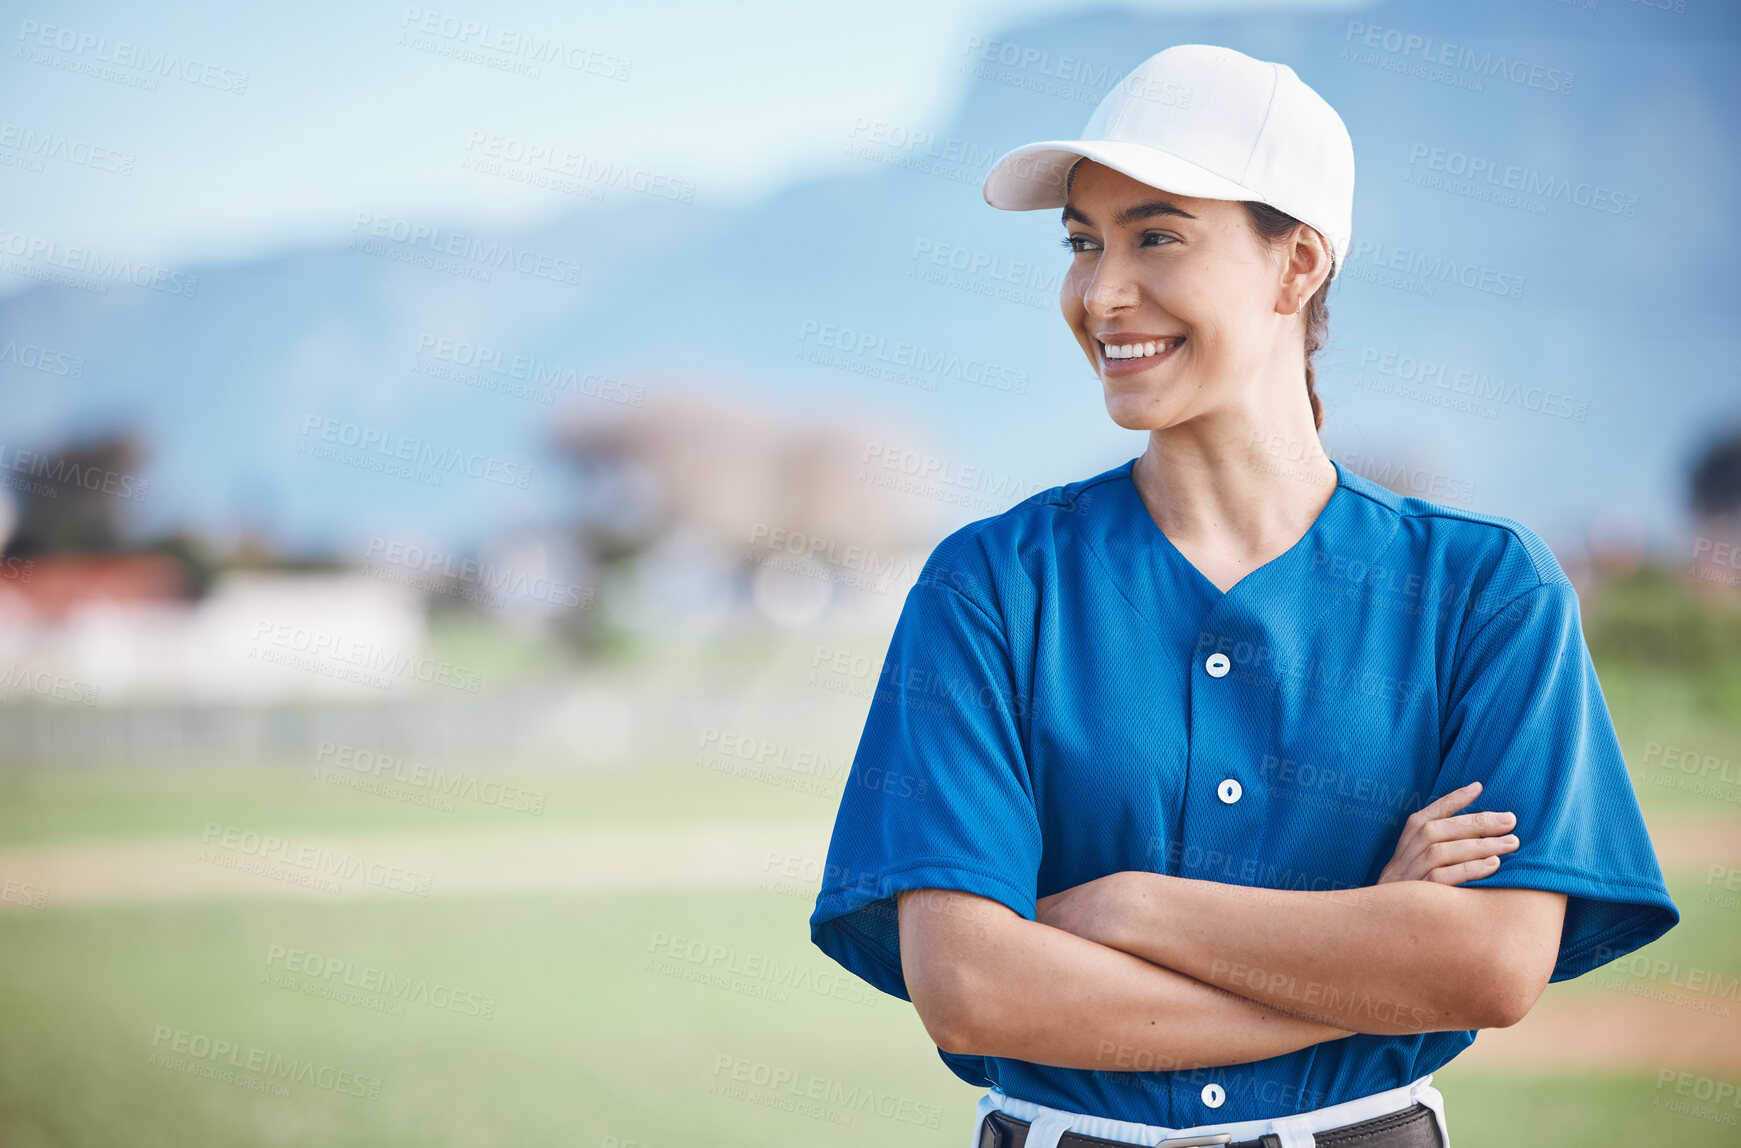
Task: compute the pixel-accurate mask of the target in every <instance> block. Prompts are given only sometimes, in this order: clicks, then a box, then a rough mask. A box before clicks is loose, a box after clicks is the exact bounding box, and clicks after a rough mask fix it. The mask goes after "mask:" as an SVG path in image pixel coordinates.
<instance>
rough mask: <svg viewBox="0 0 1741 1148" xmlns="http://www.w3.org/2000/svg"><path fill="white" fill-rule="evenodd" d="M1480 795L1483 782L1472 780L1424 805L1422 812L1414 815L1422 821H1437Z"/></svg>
mask: <svg viewBox="0 0 1741 1148" xmlns="http://www.w3.org/2000/svg"><path fill="white" fill-rule="evenodd" d="M1480 795H1481V783H1480V782H1479V781H1471V782H1470V783H1469V784H1468V785H1465V786H1463V787H1462V788H1460V789H1453V790H1452V791H1451V792H1449V793H1447V794H1445V795H1444V796H1443V797H1441V798H1439V799H1438V800H1437V801H1435V802H1433V803H1432V804H1430V805H1427V806H1423V807H1422V808H1421V810H1420V812H1418V813H1416V814H1415V815H1414V817H1415V818H1419V819H1420V820H1421V821H1437V820H1438V819H1439V818H1441V817H1449V816H1450V815H1451V814H1453V813H1455V812H1457V810H1459V809H1461V808H1463V807H1464V806H1465V805H1468V804H1469V803H1470V802H1471V801H1474V800H1475V799H1476V798H1477V797H1479V796H1480ZM1411 820H1413V818H1411Z"/></svg>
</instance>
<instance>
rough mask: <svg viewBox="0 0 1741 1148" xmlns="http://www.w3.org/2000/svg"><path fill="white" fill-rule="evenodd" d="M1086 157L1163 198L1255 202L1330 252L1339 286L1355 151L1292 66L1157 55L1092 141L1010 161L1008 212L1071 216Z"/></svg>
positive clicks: (1099, 115) (1129, 79)
mask: <svg viewBox="0 0 1741 1148" xmlns="http://www.w3.org/2000/svg"><path fill="white" fill-rule="evenodd" d="M1084 157H1086V158H1088V159H1091V160H1093V161H1094V162H1096V163H1101V164H1105V165H1106V166H1107V167H1110V168H1113V169H1115V170H1117V171H1121V172H1123V173H1124V174H1125V175H1128V176H1130V177H1131V178H1132V179H1136V180H1140V181H1142V182H1143V183H1146V184H1148V185H1149V186H1151V187H1155V188H1159V189H1160V190H1162V191H1172V192H1177V193H1178V194H1180V195H1189V196H1195V197H1198V198H1201V199H1235V200H1237V199H1252V200H1256V201H1258V202H1260V203H1267V204H1269V205H1270V206H1271V207H1274V208H1276V209H1278V210H1280V211H1285V212H1287V213H1288V214H1289V215H1291V216H1293V217H1294V218H1295V219H1298V220H1299V221H1301V222H1302V223H1305V224H1308V225H1310V226H1311V227H1313V228H1315V229H1316V230H1317V231H1318V232H1319V233H1320V234H1321V235H1323V236H1324V238H1325V239H1326V240H1328V241H1329V243H1330V247H1331V249H1332V251H1334V252H1335V259H1334V261H1333V263H1332V265H1331V269H1330V275H1331V278H1334V277H1335V275H1336V272H1337V271H1339V270H1340V269H1341V267H1342V263H1343V260H1345V259H1346V258H1347V255H1348V241H1349V237H1350V235H1351V233H1352V224H1353V216H1354V141H1353V140H1351V139H1350V138H1349V136H1348V129H1347V127H1346V126H1344V125H1343V123H1342V117H1341V116H1339V115H1337V114H1336V110H1335V109H1334V108H1332V107H1331V106H1330V105H1329V104H1327V103H1325V102H1324V98H1323V97H1322V96H1320V95H1319V94H1318V93H1317V92H1314V91H1313V90H1312V89H1311V88H1309V87H1307V86H1306V83H1305V81H1304V80H1302V79H1300V77H1299V76H1297V75H1295V74H1294V70H1293V69H1292V68H1290V67H1288V66H1287V65H1286V64H1272V63H1270V62H1268V61H1266V60H1256V59H1253V58H1252V57H1250V56H1247V55H1246V54H1245V53H1243V52H1237V51H1234V50H1233V49H1232V48H1222V47H1218V46H1216V45H1213V44H1175V45H1173V46H1172V47H1171V48H1168V49H1166V50H1164V51H1161V52H1156V53H1155V54H1154V55H1152V56H1150V57H1149V58H1148V59H1146V60H1144V61H1143V62H1142V63H1141V64H1139V65H1138V66H1137V67H1136V68H1135V69H1134V70H1133V71H1132V72H1131V73H1130V74H1129V75H1127V76H1125V77H1124V78H1123V79H1122V80H1120V81H1119V82H1118V83H1117V84H1116V85H1115V86H1114V87H1113V89H1112V91H1110V92H1108V93H1107V94H1106V96H1105V97H1104V98H1103V99H1102V100H1101V101H1100V106H1099V107H1097V108H1095V109H1094V114H1093V115H1092V116H1090V117H1088V126H1087V127H1085V128H1083V129H1082V138H1081V139H1076V140H1042V141H1040V142H1039V143H1031V144H1023V145H1022V146H1021V147H1018V148H1016V149H1015V150H1013V151H1010V152H1006V153H1005V154H1004V155H1003V156H1001V157H999V159H998V161H997V162H996V163H994V164H992V167H991V171H990V172H989V173H988V174H987V175H986V177H985V186H984V195H985V201H986V202H987V203H989V204H991V205H992V206H993V207H998V208H1002V209H1003V210H1005V211H1033V210H1035V209H1037V208H1042V207H1063V206H1064V200H1065V195H1066V193H1065V188H1064V181H1065V177H1066V175H1067V174H1068V173H1069V171H1070V169H1071V168H1072V167H1073V166H1075V164H1076V163H1077V162H1078V161H1080V160H1081V159H1083V158H1084Z"/></svg>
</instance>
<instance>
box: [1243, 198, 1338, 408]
mask: <svg viewBox="0 0 1741 1148" xmlns="http://www.w3.org/2000/svg"><path fill="white" fill-rule="evenodd" d="M1239 205H1240V206H1241V207H1243V208H1245V213H1246V215H1248V216H1249V217H1250V218H1251V227H1252V230H1253V231H1256V232H1257V234H1258V235H1259V236H1260V237H1261V238H1263V239H1267V240H1269V241H1270V242H1271V243H1272V244H1277V241H1278V240H1280V239H1281V238H1282V236H1284V235H1286V234H1288V233H1289V232H1290V231H1292V230H1293V229H1294V227H1295V226H1296V225H1298V224H1299V222H1300V221H1299V220H1297V219H1295V218H1294V217H1293V216H1291V215H1289V214H1288V213H1287V212H1285V211H1282V210H1280V209H1278V208H1274V207H1271V206H1270V205H1269V204H1267V203H1258V202H1257V201H1256V200H1252V199H1242V200H1240V201H1239ZM1278 245H1279V244H1278ZM1332 282H1333V280H1330V279H1325V280H1324V282H1323V283H1322V284H1321V285H1320V286H1319V287H1318V290H1317V291H1316V292H1314V293H1313V295H1312V297H1311V298H1310V299H1308V300H1306V306H1305V308H1304V314H1305V320H1306V398H1307V400H1308V401H1310V402H1311V404H1312V426H1313V427H1314V428H1315V429H1318V430H1322V429H1323V428H1324V404H1323V403H1321V402H1319V401H1318V392H1317V389H1316V384H1317V375H1316V372H1315V371H1314V370H1313V369H1312V356H1313V355H1315V354H1317V352H1318V349H1319V348H1320V347H1322V346H1323V345H1324V343H1325V342H1326V341H1327V340H1328V339H1329V337H1330V300H1329V295H1330V284H1331V283H1332Z"/></svg>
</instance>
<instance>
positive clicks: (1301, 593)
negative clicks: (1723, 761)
mask: <svg viewBox="0 0 1741 1148" xmlns="http://www.w3.org/2000/svg"><path fill="white" fill-rule="evenodd" d="M985 198H986V200H987V202H989V203H991V204H992V205H993V206H996V207H1001V208H1006V209H1011V210H1028V209H1033V208H1041V207H1059V206H1062V208H1063V213H1062V215H1063V223H1064V226H1065V231H1066V235H1065V237H1064V243H1065V244H1066V245H1067V246H1068V247H1069V248H1070V255H1069V258H1070V268H1069V273H1068V275H1067V276H1066V277H1065V280H1064V283H1063V287H1062V291H1061V294H1060V301H1061V305H1062V309H1063V313H1064V318H1065V321H1066V323H1067V324H1068V325H1069V327H1070V330H1071V333H1072V334H1073V335H1074V337H1075V338H1076V340H1077V342H1078V343H1079V344H1080V345H1081V347H1082V349H1083V352H1084V353H1085V354H1086V355H1087V356H1088V358H1089V361H1090V362H1091V363H1093V364H1094V367H1095V369H1096V372H1097V373H1098V375H1099V377H1100V379H1101V381H1102V386H1103V390H1104V394H1105V401H1106V406H1107V410H1108V413H1109V414H1111V416H1112V418H1113V420H1114V421H1115V422H1117V423H1118V424H1119V425H1120V426H1123V427H1127V428H1131V429H1143V430H1147V431H1148V434H1149V440H1148V445H1147V449H1146V450H1145V451H1144V452H1143V454H1142V455H1141V456H1139V457H1138V458H1135V459H1132V460H1130V461H1128V462H1125V463H1122V464H1120V465H1118V466H1115V467H1113V468H1111V469H1110V470H1107V471H1105V472H1103V473H1101V474H1099V475H1096V476H1094V477H1092V478H1088V479H1085V480H1082V481H1078V482H1072V483H1069V484H1067V485H1064V486H1061V487H1054V488H1052V489H1051V490H1047V491H1043V492H1041V493H1040V494H1037V495H1035V496H1033V497H1031V498H1029V499H1027V500H1025V501H1024V502H1022V503H1021V504H1019V505H1017V506H1015V507H1013V508H1011V509H1010V510H1008V511H1006V512H1004V513H1003V514H1000V515H996V516H994V517H991V518H987V519H984V520H981V521H979V522H975V523H972V524H970V525H968V526H966V527H963V528H962V529H961V530H958V531H956V532H955V533H954V534H952V535H950V536H949V537H948V538H946V539H945V540H944V541H943V542H942V543H941V544H939V545H938V546H937V548H936V550H935V551H934V552H933V553H932V555H931V556H930V559H929V560H928V561H927V563H926V565H925V568H924V570H923V571H922V573H921V575H920V578H919V581H918V583H917V584H916V585H915V586H914V587H913V589H912V590H911V591H910V592H909V594H908V596H907V600H906V602H905V604H904V606H903V608H902V613H901V617H900V621H899V622H898V624H897V626H896V629H895V633H894V636H893V638H892V640H891V643H890V647H889V654H888V658H887V660H886V661H885V663H884V666H883V671H882V678H881V680H880V682H879V688H878V690H877V693H876V695H875V697H874V699H873V701H872V704H871V709H870V714H869V716H868V718H867V720H866V724H865V729H864V734H863V737H862V739H861V741H860V744H859V747H858V752H857V755H856V757H855V759H854V762H853V766H852V770H851V772H850V774H849V778H848V783H847V787H846V791H845V793H844V794H843V796H842V799H841V805H840V812H839V816H838V819H837V822H836V825H835V830H834V836H833V840H832V842H831V844H830V848H829V855H828V866H827V869H826V872H827V873H828V874H830V878H829V880H828V882H827V883H826V884H825V886H824V887H823V889H822V890H821V892H820V894H819V896H818V898H817V902H816V908H815V911H814V913H813V914H812V916H811V920H810V924H811V936H812V939H813V940H814V942H815V943H816V944H817V945H818V946H819V947H820V948H821V949H822V950H823V951H824V952H826V953H828V954H829V956H831V957H833V958H834V959H836V960H837V961H839V962H840V963H842V964H843V965H845V966H846V967H847V968H849V969H851V970H853V971H854V972H856V973H858V974H859V975H860V976H862V977H864V978H865V979H866V980H868V981H870V982H871V983H872V984H874V985H876V986H877V987H878V988H881V989H883V990H884V991H886V992H889V993H891V994H893V995H895V996H898V997H901V998H902V999H906V1000H910V1001H911V1002H912V1003H913V1005H914V1007H915V1008H916V1009H917V1011H918V1013H919V1016H920V1019H921V1020H922V1021H923V1023H924V1025H925V1028H926V1031H927V1032H928V1033H929V1034H930V1036H931V1037H932V1038H933V1040H934V1041H935V1043H936V1045H937V1048H938V1052H939V1054H940V1055H941V1056H942V1058H943V1060H944V1062H945V1063H946V1064H947V1065H948V1066H949V1067H950V1068H951V1069H952V1070H954V1071H955V1073H956V1074H957V1075H959V1076H960V1077H961V1078H962V1079H964V1080H966V1081H968V1082H969V1083H972V1084H975V1085H977V1086H980V1087H984V1088H987V1089H988V1091H987V1092H986V1093H985V1094H984V1095H983V1096H982V1097H981V1099H980V1101H979V1111H978V1116H977V1121H976V1124H975V1128H974V1139H973V1141H972V1143H974V1144H976V1145H980V1146H982V1148H989V1146H993V1145H997V1146H1003V1145H1015V1144H1025V1145H1027V1148H1053V1145H1055V1144H1057V1145H1063V1146H1064V1148H1074V1146H1083V1145H1090V1144H1151V1145H1152V1144H1156V1143H1157V1142H1159V1143H1163V1144H1170V1145H1173V1146H1174V1148H1184V1146H1185V1145H1189V1144H1213V1143H1228V1142H1232V1143H1234V1144H1236V1145H1237V1144H1241V1143H1244V1142H1247V1141H1249V1142H1251V1144H1252V1146H1253V1148H1255V1146H1256V1145H1258V1144H1262V1145H1263V1146H1264V1148H1278V1146H1279V1148H1298V1146H1310V1145H1311V1144H1313V1143H1314V1142H1316V1143H1317V1144H1319V1145H1335V1144H1339V1143H1349V1144H1352V1143H1353V1142H1354V1141H1356V1140H1358V1142H1359V1148H1402V1146H1407V1148H1416V1146H1420V1148H1427V1146H1431V1145H1440V1146H1443V1145H1445V1144H1447V1143H1448V1134H1447V1130H1446V1124H1445V1120H1444V1114H1443V1104H1442V1098H1441V1097H1440V1095H1439V1093H1438V1091H1437V1090H1436V1089H1434V1088H1432V1086H1431V1079H1432V1077H1431V1074H1432V1072H1433V1071H1434V1070H1436V1069H1437V1068H1438V1067H1439V1066H1440V1065H1443V1064H1444V1063H1446V1062H1447V1061H1449V1060H1450V1059H1452V1058H1453V1057H1454V1056H1456V1054H1457V1053H1458V1052H1460V1051H1462V1050H1463V1049H1464V1048H1465V1047H1467V1046H1468V1045H1469V1044H1470V1043H1471V1042H1472V1041H1473V1040H1474V1037H1475V1032H1474V1030H1476V1029H1479V1028H1484V1027H1490V1026H1505V1025H1509V1024H1512V1023H1515V1022H1516V1021H1517V1020H1518V1019H1519V1018H1521V1017H1522V1016H1523V1015H1524V1014H1525V1013H1526V1012H1527V1011H1528V1009H1529V1008H1530V1006H1531V1005H1532V1004H1533V1003H1534V1001H1535V999H1536V998H1537V996H1538V995H1539V994H1540V992H1541V991H1542V989H1543V987H1544V986H1545V985H1546V984H1547V983H1548V982H1549V981H1554V980H1562V979H1565V978H1568V977H1573V976H1578V975H1580V974H1582V973H1585V972H1588V971H1589V970H1590V969H1592V968H1595V967H1596V966H1598V965H1600V964H1602V963H1604V962H1606V961H1608V960H1612V959H1613V958H1615V957H1618V956H1621V955H1623V954H1625V953H1628V952H1631V951H1632V950H1634V949H1636V948H1638V947H1639V946H1641V945H1644V944H1646V943H1648V942H1650V941H1652V940H1654V939H1655V938H1657V937H1658V936H1660V935H1662V934H1663V933H1664V932H1666V931H1667V930H1668V929H1669V928H1670V927H1672V926H1673V925H1674V924H1675V923H1676V922H1677V921H1678V920H1679V912H1678V910H1677V909H1676V907H1675V905H1674V903H1673V902H1672V901H1671V900H1670V899H1669V896H1668V893H1667V890H1666V888H1665V887H1664V884H1663V879H1662V873H1661V870H1660V868H1659V867H1658V864H1657V860H1656V857H1655V854H1654V852H1653V851H1652V848H1651V844H1650V840H1649V837H1648V835H1647V833H1646V832H1645V828H1644V824H1643V820H1642V817H1641V816H1640V813H1639V809H1638V803H1637V799H1636V796H1635V795H1634V794H1633V791H1632V788H1631V783H1630V780H1629V778H1628V775H1627V772H1626V765H1625V762H1624V760H1623V759H1622V757H1621V754H1620V749H1619V745H1618V743H1617V740H1616V737H1615V734H1614V729H1613V725H1612V722H1611V720H1610V718H1609V715H1608V712H1607V709H1606V706H1605V704H1604V702H1603V699H1602V694H1601V689H1600V686H1599V684H1598V682H1597V679H1596V676H1595V670H1594V667H1593V666H1592V664H1591V662H1590V658H1589V654H1588V652H1587V649H1586V647H1585V644H1584V640H1583V634H1582V630H1581V628H1580V623H1579V615H1578V602H1577V596H1576V594H1575V593H1574V591H1573V589H1572V587H1571V584H1570V582H1569V581H1568V580H1567V578H1566V576H1565V574H1564V572H1563V571H1562V570H1561V568H1560V566H1559V564H1558V563H1557V562H1556V561H1555V559H1554V557H1553V555H1552V553H1551V552H1550V551H1549V550H1548V548H1547V547H1546V546H1545V545H1544V544H1543V543H1542V541H1541V539H1540V538H1539V537H1537V536H1536V535H1535V534H1534V533H1532V532H1531V531H1529V530H1528V529H1527V528H1525V527H1523V526H1521V525H1519V524H1518V523H1516V522H1513V521H1511V520H1510V519H1506V518H1501V517H1498V516H1491V515H1483V514H1476V513H1472V512H1468V511H1462V510H1457V509H1453V508H1450V507H1445V506H1440V505H1436V504H1434V503H1430V502H1426V501H1422V500H1419V499H1413V498H1403V497H1399V496H1397V495H1395V494H1393V493H1392V492H1390V491H1388V490H1385V489H1384V488H1382V487H1380V486H1378V485H1377V484H1375V483H1372V482H1370V481H1367V480H1366V479H1363V478H1361V477H1360V476H1358V475H1355V474H1353V473H1351V472H1349V471H1348V470H1346V469H1345V468H1343V467H1342V466H1341V465H1340V464H1338V463H1335V462H1334V461H1332V460H1331V459H1329V458H1327V457H1325V455H1324V453H1323V451H1322V449H1321V448H1320V447H1319V445H1318V438H1317V430H1318V427H1319V425H1320V424H1321V422H1322V414H1321V410H1320V407H1319V403H1318V399H1317V397H1316V395H1315V393H1314V391H1313V371H1312V364H1311V354H1312V352H1313V351H1315V350H1316V349H1317V347H1318V346H1319V344H1320V343H1321V342H1322V341H1323V338H1324V296H1325V293H1326V292H1327V291H1328V284H1329V282H1330V280H1331V278H1332V277H1333V276H1334V274H1335V273H1336V271H1337V269H1338V268H1339V267H1340V265H1341V262H1342V260H1343V259H1344V258H1345V257H1346V254H1347V249H1348V241H1349V234H1350V229H1349V221H1350V218H1351V213H1352V200H1353V147H1352V143H1351V142H1350V141H1349V139H1348V135H1347V131H1346V129H1345V128H1344V127H1343V125H1342V121H1341V119H1340V117H1338V116H1337V115H1336V113H1335V111H1334V110H1332V109H1331V108H1330V107H1329V105H1328V104H1326V103H1325V102H1324V101H1323V100H1322V99H1321V98H1320V97H1319V96H1318V95H1317V94H1316V93H1315V92H1313V91H1312V90H1311V89H1310V88H1308V87H1307V86H1306V85H1305V84H1304V83H1302V82H1301V81H1300V80H1299V78H1298V77H1297V76H1296V75H1295V74H1294V73H1293V72H1292V71H1291V70H1290V69H1289V68H1287V67H1286V66H1283V65H1279V64H1271V63H1266V62H1263V61H1259V60H1254V59H1252V58H1251V57H1249V56H1245V55H1243V54H1241V53H1239V52H1235V51H1232V50H1230V49H1226V48H1219V47H1212V46H1208V45H1196V44H1187V45H1179V46H1175V47H1172V48H1169V49H1167V50H1166V51H1163V52H1161V53H1158V54H1157V55H1155V56H1153V57H1151V58H1150V59H1149V60H1147V61H1146V62H1145V63H1144V64H1143V65H1141V66H1140V67H1139V68H1138V69H1137V70H1136V71H1135V72H1133V73H1132V74H1131V75H1130V76H1129V77H1127V78H1126V80H1125V81H1123V82H1122V83H1121V84H1120V85H1119V87H1118V88H1117V89H1116V90H1115V91H1113V92H1112V93H1110V94H1109V95H1108V96H1107V97H1106V99H1105V100H1103V101H1102V102H1101V104H1100V106H1099V108H1097V109H1096V111H1095V113H1094V116H1093V117H1092V118H1091V119H1090V120H1089V123H1088V126H1087V128H1086V129H1085V131H1084V133H1083V138H1082V139H1080V140H1073V141H1046V142H1044V143H1038V144H1030V145H1027V146H1025V147H1022V148H1017V149H1015V151H1013V152H1011V153H1009V154H1008V155H1006V156H1004V157H1003V158H1002V159H1000V160H999V162H998V163H997V164H996V165H995V166H994V167H993V169H992V171H991V173H990V175H989V176H988V177H987V180H986V184H985ZM1476 804H1479V805H1480V806H1481V807H1482V808H1481V809H1480V810H1473V809H1471V808H1470V807H1471V806H1472V805H1476ZM1514 827H1515V830H1516V832H1515V833H1513V832H1512V830H1513V829H1514ZM1096 1138H1098V1139H1096Z"/></svg>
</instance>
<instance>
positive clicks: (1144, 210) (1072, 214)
mask: <svg viewBox="0 0 1741 1148" xmlns="http://www.w3.org/2000/svg"><path fill="white" fill-rule="evenodd" d="M1157 215H1182V216H1184V217H1185V218H1186V219H1196V218H1197V217H1196V216H1195V215H1192V214H1191V213H1190V212H1189V211H1185V210H1183V209H1181V208H1177V207H1174V206H1173V205H1172V204H1170V203H1168V202H1167V201H1166V200H1164V199H1151V200H1149V201H1148V202H1147V203H1133V204H1131V205H1130V206H1129V207H1127V208H1125V209H1124V210H1123V211H1121V212H1119V213H1118V214H1117V215H1115V216H1113V217H1112V222H1113V226H1115V227H1129V226H1130V225H1131V224H1133V223H1136V222H1137V221H1139V220H1143V219H1153V218H1154V217H1155V216H1157ZM1072 219H1074V220H1075V221H1076V222H1078V223H1085V224H1087V225H1088V226H1089V227H1093V226H1094V221H1093V220H1092V219H1090V218H1088V217H1087V216H1086V215H1083V214H1082V213H1081V212H1080V211H1077V210H1076V208H1075V207H1074V206H1072V205H1070V204H1068V203H1066V204H1065V205H1064V214H1063V215H1061V216H1060V217H1059V219H1058V222H1059V223H1061V224H1068V223H1069V222H1070V221H1071V220H1072Z"/></svg>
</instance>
